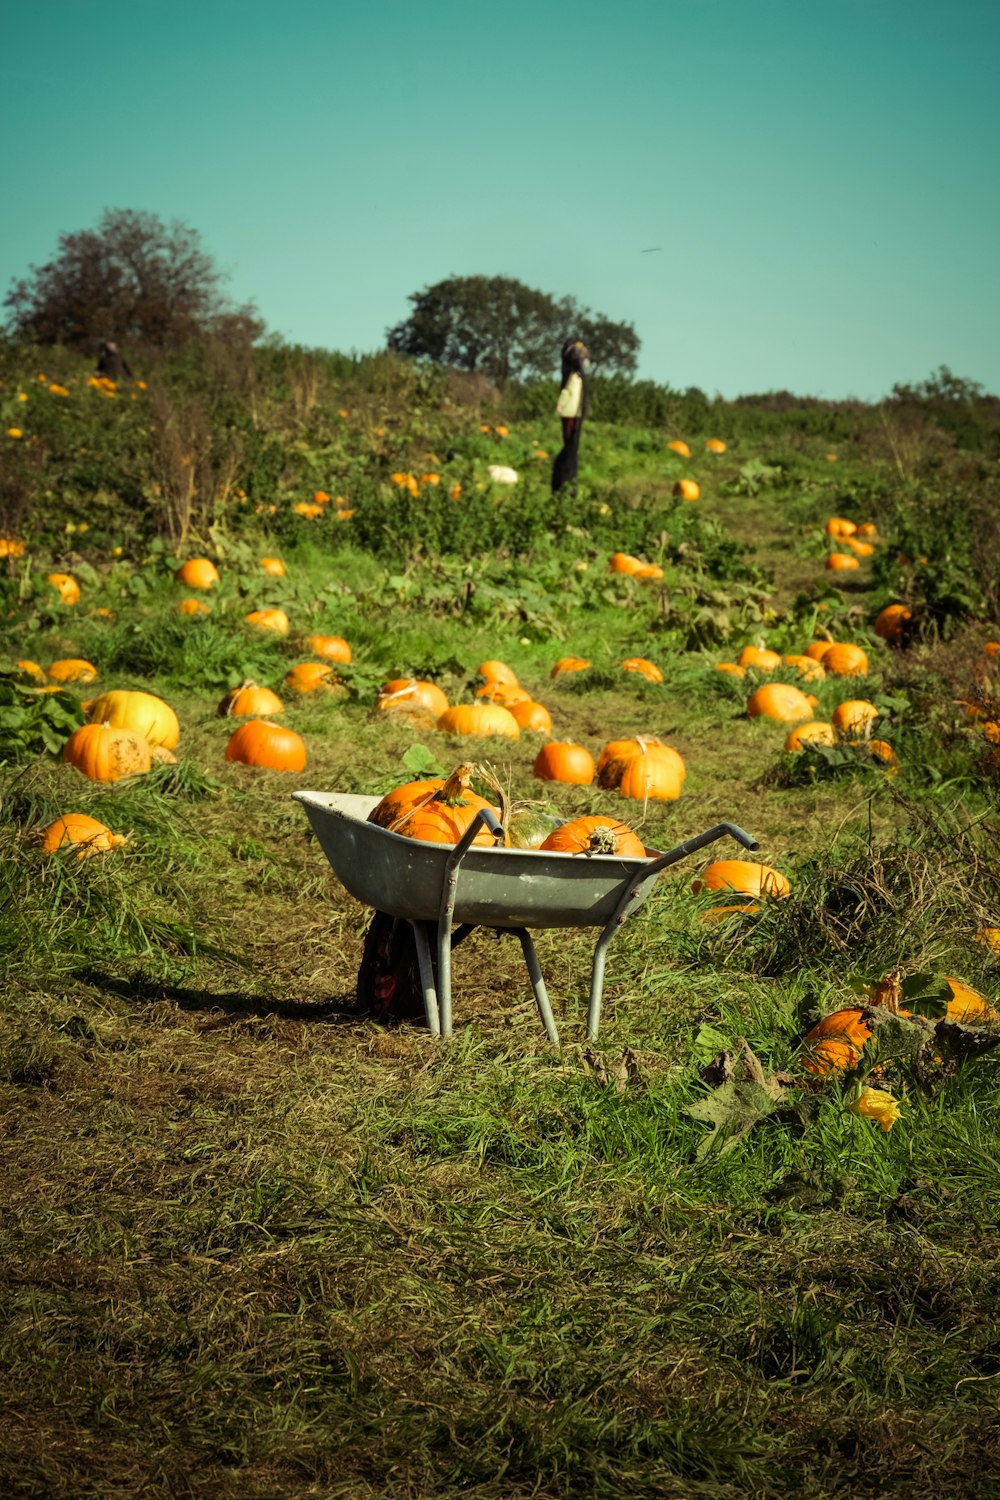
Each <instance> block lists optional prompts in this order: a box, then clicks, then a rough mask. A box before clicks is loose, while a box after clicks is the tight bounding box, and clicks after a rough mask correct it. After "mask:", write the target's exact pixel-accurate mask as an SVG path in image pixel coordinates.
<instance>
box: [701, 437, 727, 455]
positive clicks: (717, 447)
mask: <svg viewBox="0 0 1000 1500" xmlns="http://www.w3.org/2000/svg"><path fill="white" fill-rule="evenodd" d="M705 447H706V448H707V449H708V451H709V453H725V451H726V445H725V443H724V442H722V440H721V439H720V438H709V439H708V442H707V443H706V444H705Z"/></svg>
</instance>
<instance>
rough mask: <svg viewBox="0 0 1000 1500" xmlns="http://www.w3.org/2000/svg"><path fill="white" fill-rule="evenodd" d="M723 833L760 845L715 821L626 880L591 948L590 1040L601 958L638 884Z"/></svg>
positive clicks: (597, 1017) (748, 845)
mask: <svg viewBox="0 0 1000 1500" xmlns="http://www.w3.org/2000/svg"><path fill="white" fill-rule="evenodd" d="M726 834H728V835H729V837H730V838H734V839H735V840H736V842H737V843H738V844H742V845H743V847H744V849H749V850H751V851H752V850H754V849H759V848H760V845H759V844H758V842H757V840H756V839H753V838H751V837H750V835H749V834H748V833H747V831H746V829H745V828H740V827H738V826H737V824H736V823H716V824H715V826H714V827H712V828H706V830H705V832H704V833H696V834H695V835H694V836H693V838H689V839H685V840H684V842H683V844H676V845H675V846H674V848H673V849H668V850H667V852H666V854H661V855H660V856H659V858H658V859H651V860H650V862H649V864H648V865H646V867H645V868H644V869H643V870H642V872H641V874H640V875H638V876H633V877H632V879H630V880H627V881H626V882H625V885H624V887H623V889H622V895H621V900H620V901H619V902H618V905H617V907H616V908H615V913H614V916H613V917H612V918H611V920H610V922H609V923H608V924H607V926H606V927H605V929H604V931H603V932H602V933H601V935H600V937H599V938H598V939H597V945H596V947H595V948H594V962H593V967H592V968H591V971H590V1004H589V1005H588V1007H587V1037H588V1039H589V1040H590V1041H593V1040H594V1038H595V1037H596V1035H597V1032H598V1028H599V1026H600V1024H601V999H602V996H603V993H604V960H605V957H606V955H607V950H608V944H609V943H610V942H611V939H612V938H613V937H614V935H615V933H616V932H617V931H618V929H619V927H621V925H622V923H623V922H624V921H625V920H626V918H627V917H628V915H629V908H630V907H632V906H633V903H634V901H635V900H636V898H637V896H638V895H639V891H640V889H641V887H642V886H644V885H645V883H646V881H647V880H649V878H650V876H651V875H652V876H655V875H658V874H659V873H660V871H661V870H666V869H667V868H668V866H670V865H676V864H677V863H678V861H679V860H682V859H684V858H685V857H686V856H687V855H688V854H695V853H696V852H697V851H698V850H699V849H704V847H705V845H706V844H714V843H715V841H716V839H721V838H724V837H725V836H726ZM633 910H634V907H633Z"/></svg>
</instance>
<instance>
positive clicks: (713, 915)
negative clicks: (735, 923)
mask: <svg viewBox="0 0 1000 1500" xmlns="http://www.w3.org/2000/svg"><path fill="white" fill-rule="evenodd" d="M759 911H760V907H759V906H758V905H757V903H756V902H755V901H744V902H742V903H740V904H738V905H735V906H710V907H709V908H708V911H703V912H702V914H701V916H700V917H699V919H698V920H699V921H701V922H705V923H706V924H709V923H713V922H721V921H723V920H724V918H726V917H735V916H740V917H755V916H756V915H757V913H758V912H759Z"/></svg>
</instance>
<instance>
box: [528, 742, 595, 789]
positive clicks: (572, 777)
mask: <svg viewBox="0 0 1000 1500" xmlns="http://www.w3.org/2000/svg"><path fill="white" fill-rule="evenodd" d="M532 774H533V775H534V776H536V777H537V778H538V780H539V781H568V782H572V783H573V784H574V785H575V786H589V785H590V783H591V782H592V781H593V779H594V757H593V756H592V755H591V753H590V751H589V750H586V749H585V748H584V747H583V745H573V744H570V743H568V742H567V741H562V740H550V741H549V742H548V744H546V745H543V746H542V748H541V749H540V750H539V752H538V754H537V755H536V756H535V764H534V766H533V768H532Z"/></svg>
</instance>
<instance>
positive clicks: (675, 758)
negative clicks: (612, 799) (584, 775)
mask: <svg viewBox="0 0 1000 1500" xmlns="http://www.w3.org/2000/svg"><path fill="white" fill-rule="evenodd" d="M678 762H680V764H679V765H678ZM684 774H685V767H684V762H683V761H682V760H681V757H680V756H679V755H678V754H677V751H676V750H671V749H670V748H669V746H667V745H661V746H656V745H653V746H650V748H649V749H648V750H644V751H642V752H640V754H638V755H633V756H632V757H631V759H630V760H628V761H627V762H626V764H625V766H624V768H623V769H622V774H621V780H620V781H619V783H618V791H619V793H620V794H621V796H623V797H631V798H634V799H635V800H636V801H637V802H645V801H646V800H647V798H648V799H650V800H651V801H656V802H674V801H676V800H677V798H678V797H679V796H680V794H681V789H682V788H683V786H684Z"/></svg>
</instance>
